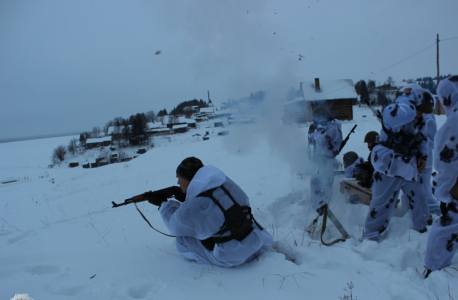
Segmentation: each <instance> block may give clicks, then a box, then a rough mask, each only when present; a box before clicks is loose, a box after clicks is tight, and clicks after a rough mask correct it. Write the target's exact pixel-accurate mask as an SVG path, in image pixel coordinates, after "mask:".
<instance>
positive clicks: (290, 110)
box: [283, 78, 358, 124]
mask: <svg viewBox="0 0 458 300" xmlns="http://www.w3.org/2000/svg"><path fill="white" fill-rule="evenodd" d="M299 92H300V96H299V97H296V98H295V99H293V100H290V101H287V102H285V104H284V116H283V121H284V122H285V123H287V124H291V123H303V122H311V121H312V112H313V109H314V108H315V107H317V106H324V107H326V108H327V109H328V110H329V112H330V114H331V116H332V117H334V118H336V119H338V120H353V102H356V100H357V98H358V96H357V94H356V91H355V87H354V84H353V81H352V80H350V79H340V80H321V81H320V79H319V78H315V80H314V81H304V82H301V83H300V91H299Z"/></svg>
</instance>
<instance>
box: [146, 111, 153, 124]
mask: <svg viewBox="0 0 458 300" xmlns="http://www.w3.org/2000/svg"><path fill="white" fill-rule="evenodd" d="M145 115H146V120H147V121H148V122H155V121H156V113H155V112H154V110H151V111H149V112H147V113H146V114H145Z"/></svg>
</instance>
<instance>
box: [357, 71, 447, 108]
mask: <svg viewBox="0 0 458 300" xmlns="http://www.w3.org/2000/svg"><path fill="white" fill-rule="evenodd" d="M449 76H451V74H449V75H444V76H439V80H442V79H444V78H447V77H449ZM408 83H417V84H418V85H420V86H421V87H422V88H425V89H428V90H429V91H430V92H431V93H432V94H436V86H437V76H434V77H423V78H417V79H416V80H413V79H407V80H403V81H402V83H401V84H397V85H396V83H395V82H394V81H393V80H392V77H388V79H387V80H386V81H385V82H384V83H383V84H381V85H378V86H377V85H376V84H375V81H373V80H368V81H367V83H366V81H364V80H360V81H358V82H357V83H356V84H355V91H356V93H357V94H358V95H359V96H360V99H361V103H368V102H369V103H373V104H378V105H381V106H382V107H385V106H387V105H388V104H390V103H391V102H392V101H394V99H395V98H396V95H397V94H398V91H396V86H402V85H405V84H408ZM371 94H372V97H371Z"/></svg>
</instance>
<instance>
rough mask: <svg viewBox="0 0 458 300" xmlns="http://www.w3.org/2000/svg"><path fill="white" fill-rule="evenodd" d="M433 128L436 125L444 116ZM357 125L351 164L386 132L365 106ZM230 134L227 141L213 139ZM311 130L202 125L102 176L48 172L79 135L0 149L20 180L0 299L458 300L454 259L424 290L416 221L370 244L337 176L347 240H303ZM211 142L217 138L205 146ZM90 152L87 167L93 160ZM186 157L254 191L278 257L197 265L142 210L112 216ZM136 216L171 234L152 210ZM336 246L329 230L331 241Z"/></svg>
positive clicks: (2, 215) (1, 191) (0, 201)
mask: <svg viewBox="0 0 458 300" xmlns="http://www.w3.org/2000/svg"><path fill="white" fill-rule="evenodd" d="M364 115H365V117H363V116H364ZM258 120H259V118H258ZM437 120H438V126H440V125H441V124H443V122H444V121H445V117H444V116H439V117H437ZM354 124H358V127H357V128H356V132H355V134H353V135H352V136H351V138H350V141H349V143H348V144H347V145H346V147H345V148H344V150H343V153H344V152H347V151H350V150H352V151H355V152H357V153H358V154H359V155H360V156H363V157H367V155H368V150H367V148H366V144H363V139H364V135H365V134H366V133H367V132H368V131H370V130H376V131H379V130H380V125H379V123H378V122H377V120H376V119H375V118H374V117H373V116H372V113H371V111H370V110H369V109H367V108H360V107H357V106H355V107H354V120H353V121H344V122H343V134H344V136H346V135H347V134H348V132H349V131H350V129H351V127H352V126H353V125H354ZM222 130H229V135H226V136H218V134H217V133H218V132H219V131H222ZM307 130H308V128H307V127H306V126H304V127H299V126H297V125H293V126H285V125H281V122H280V121H279V119H278V118H277V117H270V118H269V120H268V121H262V120H261V121H258V123H257V124H250V125H232V126H228V127H226V128H206V126H205V124H202V123H201V124H200V128H198V129H193V130H191V131H189V132H187V133H184V134H176V135H172V136H171V141H169V140H168V139H161V138H157V140H155V147H154V148H152V149H150V150H149V151H148V152H147V153H145V154H142V155H140V156H139V157H138V158H136V159H134V160H132V161H129V162H125V163H117V164H111V165H108V166H104V167H100V168H95V169H83V168H82V167H81V166H80V167H77V168H69V167H68V166H67V165H61V166H60V167H57V168H53V169H48V168H47V166H48V165H49V164H50V156H51V153H52V150H53V149H54V148H56V146H58V145H62V144H63V145H67V144H68V141H69V140H70V139H71V138H72V137H59V138H49V139H40V140H28V141H19V142H10V143H2V144H0V156H1V159H0V178H1V179H2V180H3V179H8V178H14V179H18V181H17V182H13V183H8V184H1V185H0V207H1V211H0V224H1V225H0V226H1V227H0V228H1V231H0V247H1V249H0V253H1V254H0V281H1V285H0V299H10V298H12V297H13V296H14V295H15V294H19V293H27V294H29V296H30V297H32V298H33V299H339V297H343V296H344V295H348V294H347V293H346V292H345V291H344V290H343V289H344V288H346V287H347V284H348V283H350V282H352V283H353V284H354V288H353V297H355V296H356V297H358V299H361V300H362V299H451V298H452V297H453V298H455V299H456V298H458V280H457V277H458V271H457V268H458V257H455V258H454V260H453V263H452V267H450V268H446V269H445V270H443V271H439V272H434V273H433V274H432V275H431V276H430V277H429V278H428V279H426V280H424V279H422V278H421V276H420V275H419V273H420V274H421V273H422V272H423V256H424V253H425V247H426V241H427V237H428V233H426V234H419V233H417V232H416V231H414V230H412V229H411V223H410V220H409V218H408V216H407V214H406V215H404V216H403V217H395V218H393V219H392V221H391V224H390V226H389V228H388V230H387V231H386V233H384V234H383V236H382V241H381V242H380V243H376V242H372V241H364V242H361V235H362V230H363V226H364V220H365V218H366V214H367V211H368V207H367V206H365V205H362V204H358V205H352V204H350V203H348V201H347V197H346V195H345V194H341V193H340V192H339V182H340V180H341V177H340V178H339V177H336V180H335V184H334V187H332V188H333V190H334V198H333V200H332V203H331V208H332V209H333V211H334V213H335V214H336V216H337V218H339V220H340V221H341V222H342V224H343V225H344V227H345V228H346V230H347V231H348V232H349V233H350V235H351V236H352V238H351V239H349V240H347V241H346V242H342V243H337V244H334V245H333V246H330V247H326V246H324V245H322V244H321V242H320V241H319V240H318V239H316V238H314V239H312V238H311V237H310V236H309V235H308V234H307V233H305V231H304V228H305V227H306V225H308V224H310V222H311V221H312V220H313V219H314V218H315V217H316V212H314V211H313V209H310V191H309V180H310V175H305V176H303V178H301V176H298V175H297V174H298V172H301V173H309V174H310V173H311V172H313V171H315V170H311V169H310V167H309V166H310V164H309V163H308V161H307V157H306V147H307V144H306V140H307V139H306V135H307ZM206 131H209V134H210V139H209V140H206V141H203V140H202V136H203V135H205V132H206ZM196 133H199V134H200V135H201V136H196V135H195V134H196ZM90 153H91V152H87V153H86V154H84V155H87V156H88V157H87V159H90V161H92V159H93V156H95V155H96V154H95V153H94V154H90ZM91 155H93V156H91ZM188 156H196V157H199V158H200V159H201V160H202V161H203V162H204V164H212V165H215V166H216V167H218V168H220V169H221V170H223V171H224V172H225V173H226V174H227V175H228V176H229V177H230V178H231V179H233V180H234V181H235V182H236V183H238V184H239V185H240V186H241V187H242V188H243V189H244V190H245V192H246V193H247V194H248V195H249V197H250V201H251V205H252V207H253V212H254V215H255V218H256V219H257V220H258V221H259V222H260V223H261V224H262V225H264V226H265V227H266V228H267V230H269V231H270V232H271V233H272V235H273V236H274V241H275V242H274V246H273V248H272V249H270V251H268V252H266V254H265V255H263V256H262V257H260V258H259V259H258V260H256V261H253V262H251V263H249V264H246V265H242V266H239V267H235V268H230V269H226V268H221V267H215V266H202V265H197V264H196V263H193V262H189V261H186V260H185V259H183V258H182V257H180V256H179V255H178V254H177V252H176V250H175V240H174V238H170V237H167V236H164V235H161V234H159V233H157V232H156V231H153V230H152V229H151V228H150V227H149V226H148V225H147V223H146V222H145V221H144V220H143V219H142V218H141V216H140V215H139V213H138V212H137V211H136V209H135V207H134V206H133V205H130V206H123V207H119V208H112V207H111V201H115V202H123V201H124V200H125V199H126V198H130V197H132V196H134V195H137V194H141V193H143V192H145V191H149V190H156V189H161V188H164V187H168V186H171V185H175V184H176V178H175V170H176V167H177V165H178V164H179V163H180V162H181V160H182V159H184V158H186V157H188ZM341 157H342V155H340V156H339V157H338V159H340V160H341ZM80 158H83V159H82V160H84V157H79V158H78V157H75V158H72V157H71V156H70V157H69V159H68V161H72V160H78V159H80ZM329 188H331V187H329ZM139 207H140V209H141V210H142V211H143V213H144V214H145V215H146V216H147V217H148V219H149V220H150V222H151V223H152V225H153V226H155V227H156V228H158V229H160V230H163V231H166V228H165V226H164V225H163V224H162V221H161V218H160V216H159V213H158V211H157V208H156V207H155V206H152V205H150V204H148V203H142V204H140V205H139ZM320 220H321V219H320ZM338 237H340V235H339V233H338V231H337V230H336V229H335V228H334V227H333V225H332V223H331V222H329V221H328V230H327V234H326V235H325V239H327V240H331V239H334V238H338Z"/></svg>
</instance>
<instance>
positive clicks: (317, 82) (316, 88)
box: [315, 78, 321, 91]
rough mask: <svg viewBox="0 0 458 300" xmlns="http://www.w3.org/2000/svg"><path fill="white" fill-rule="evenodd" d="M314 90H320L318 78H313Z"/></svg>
mask: <svg viewBox="0 0 458 300" xmlns="http://www.w3.org/2000/svg"><path fill="white" fill-rule="evenodd" d="M315 90H316V91H321V88H320V78H315Z"/></svg>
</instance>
